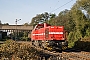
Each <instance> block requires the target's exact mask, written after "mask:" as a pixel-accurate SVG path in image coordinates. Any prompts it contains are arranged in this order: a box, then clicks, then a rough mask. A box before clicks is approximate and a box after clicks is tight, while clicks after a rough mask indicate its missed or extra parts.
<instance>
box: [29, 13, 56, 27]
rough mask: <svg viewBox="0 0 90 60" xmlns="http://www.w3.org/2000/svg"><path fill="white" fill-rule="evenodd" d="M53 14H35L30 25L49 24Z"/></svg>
mask: <svg viewBox="0 0 90 60" xmlns="http://www.w3.org/2000/svg"><path fill="white" fill-rule="evenodd" d="M54 17H55V14H49V13H48V12H45V13H42V14H37V15H36V16H35V17H33V18H32V20H31V23H30V25H33V26H35V25H37V24H39V23H44V22H47V23H48V22H49V19H51V18H54Z"/></svg>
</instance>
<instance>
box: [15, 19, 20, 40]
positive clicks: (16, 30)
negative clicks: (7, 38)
mask: <svg viewBox="0 0 90 60" xmlns="http://www.w3.org/2000/svg"><path fill="white" fill-rule="evenodd" d="M20 20H21V19H16V21H15V24H16V30H15V32H16V33H15V41H16V40H17V34H18V32H17V22H18V21H20Z"/></svg>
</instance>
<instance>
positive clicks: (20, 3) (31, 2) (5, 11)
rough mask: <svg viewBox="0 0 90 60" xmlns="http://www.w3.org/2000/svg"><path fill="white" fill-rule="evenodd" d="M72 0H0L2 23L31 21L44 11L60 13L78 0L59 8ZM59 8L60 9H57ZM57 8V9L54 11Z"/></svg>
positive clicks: (0, 18)
mask: <svg viewBox="0 0 90 60" xmlns="http://www.w3.org/2000/svg"><path fill="white" fill-rule="evenodd" d="M69 1H70V0H61V1H60V0H0V20H1V22H2V23H9V24H10V25H12V24H13V25H14V24H15V20H16V19H18V20H19V19H21V21H18V24H24V23H30V21H31V19H32V18H33V17H35V16H36V15H37V14H41V13H44V12H48V13H50V12H51V11H53V12H52V13H55V14H57V15H58V14H59V13H60V11H63V10H65V9H70V8H71V7H72V6H73V4H74V3H75V2H76V0H73V1H72V2H70V3H68V4H67V5H65V6H63V7H61V8H59V7H60V6H62V5H64V4H65V3H67V2H69ZM57 8H59V9H58V10H55V9H57ZM54 10H55V11H54Z"/></svg>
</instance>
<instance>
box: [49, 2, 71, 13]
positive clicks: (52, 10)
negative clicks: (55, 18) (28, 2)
mask: <svg viewBox="0 0 90 60" xmlns="http://www.w3.org/2000/svg"><path fill="white" fill-rule="evenodd" d="M72 1H73V0H70V1H69V2H67V3H65V4H64V5H62V6H60V7H58V8H57V9H55V10H52V11H51V12H54V11H56V10H58V9H60V8H61V7H63V6H65V5H67V4H68V3H70V2H72Z"/></svg>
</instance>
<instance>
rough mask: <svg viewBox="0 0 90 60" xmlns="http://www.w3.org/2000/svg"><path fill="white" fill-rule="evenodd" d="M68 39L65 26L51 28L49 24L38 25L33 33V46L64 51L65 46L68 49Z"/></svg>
mask: <svg viewBox="0 0 90 60" xmlns="http://www.w3.org/2000/svg"><path fill="white" fill-rule="evenodd" d="M66 37H67V36H66V31H65V30H64V27H63V26H51V25H49V24H47V23H44V24H38V25H36V26H35V28H34V29H33V30H32V32H31V41H32V44H33V45H35V46H37V47H41V48H46V49H49V50H55V49H59V50H62V47H63V46H64V47H66V46H67V45H68V44H67V39H66Z"/></svg>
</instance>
